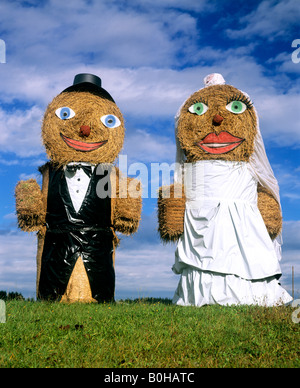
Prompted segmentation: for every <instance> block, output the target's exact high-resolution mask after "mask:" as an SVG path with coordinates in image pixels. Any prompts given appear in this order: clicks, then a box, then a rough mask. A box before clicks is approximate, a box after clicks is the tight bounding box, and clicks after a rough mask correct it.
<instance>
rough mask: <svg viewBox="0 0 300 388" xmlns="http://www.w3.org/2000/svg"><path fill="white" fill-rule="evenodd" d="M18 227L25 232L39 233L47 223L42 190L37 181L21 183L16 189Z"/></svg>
mask: <svg viewBox="0 0 300 388" xmlns="http://www.w3.org/2000/svg"><path fill="white" fill-rule="evenodd" d="M15 198H16V211H17V217H18V225H19V227H20V228H21V229H22V230H23V231H25V232H37V231H39V230H40V229H41V227H42V226H43V224H44V223H45V217H46V211H45V205H44V202H43V197H42V192H41V188H40V186H39V185H38V183H37V181H36V180H35V179H29V180H27V181H20V182H19V183H18V184H17V186H16V189H15Z"/></svg>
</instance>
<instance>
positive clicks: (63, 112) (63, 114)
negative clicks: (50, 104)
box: [55, 106, 75, 120]
mask: <svg viewBox="0 0 300 388" xmlns="http://www.w3.org/2000/svg"><path fill="white" fill-rule="evenodd" d="M55 114H56V116H57V117H59V118H60V119H62V120H68V119H71V118H72V117H74V116H75V112H74V111H73V110H72V109H71V108H68V107H67V106H64V107H62V108H58V109H57V110H56V111H55Z"/></svg>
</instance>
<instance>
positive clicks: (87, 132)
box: [79, 125, 91, 137]
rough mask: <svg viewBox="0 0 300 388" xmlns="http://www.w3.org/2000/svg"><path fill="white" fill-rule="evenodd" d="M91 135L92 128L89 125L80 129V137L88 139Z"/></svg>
mask: <svg viewBox="0 0 300 388" xmlns="http://www.w3.org/2000/svg"><path fill="white" fill-rule="evenodd" d="M90 133H91V127H89V126H88V125H82V126H81V127H80V131H79V135H80V136H82V137H84V136H85V137H88V136H90Z"/></svg>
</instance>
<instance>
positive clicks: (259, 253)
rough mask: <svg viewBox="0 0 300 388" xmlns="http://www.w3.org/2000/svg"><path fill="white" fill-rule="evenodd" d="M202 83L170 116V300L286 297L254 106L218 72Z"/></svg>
mask: <svg viewBox="0 0 300 388" xmlns="http://www.w3.org/2000/svg"><path fill="white" fill-rule="evenodd" d="M204 82H205V87H204V88H202V89H200V90H198V91H197V92H195V93H193V94H192V95H191V96H190V97H189V98H188V99H187V100H186V101H185V102H184V103H183V105H182V106H181V108H180V109H179V111H178V113H177V115H176V117H175V124H176V144H177V154H176V158H177V160H176V162H177V170H176V171H175V179H174V181H175V182H174V184H173V185H171V187H161V188H160V190H159V198H158V222H159V227H158V228H159V232H160V236H161V239H162V240H163V241H165V242H169V241H178V244H177V248H176V252H175V264H174V266H173V272H175V273H176V274H180V275H181V277H180V282H179V285H178V288H177V290H176V292H175V295H174V300H173V301H174V303H177V304H180V305H197V306H201V305H205V304H213V303H220V304H238V303H243V304H252V303H258V304H263V303H265V304H267V305H274V304H276V303H279V302H280V301H281V302H286V301H287V300H289V298H290V297H289V295H288V294H287V293H286V291H285V290H284V289H283V288H282V287H280V285H279V284H278V278H279V277H280V276H281V272H280V267H279V260H280V259H281V249H280V248H281V229H282V215H281V206H280V198H279V188H278V184H277V180H276V179H275V177H274V174H273V171H272V169H271V166H270V164H269V162H268V159H267V156H266V153H265V149H264V144H263V140H262V136H261V133H260V129H259V123H258V117H257V113H256V110H255V108H254V106H253V104H252V101H251V100H250V98H249V96H248V95H247V94H246V93H244V92H242V91H240V90H238V89H237V88H235V87H233V86H231V85H227V84H225V81H224V79H223V77H222V76H221V75H220V74H211V75H209V76H207V77H206V78H205V80H204ZM180 187H181V188H180ZM179 193H182V195H179Z"/></svg>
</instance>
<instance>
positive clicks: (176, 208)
mask: <svg viewBox="0 0 300 388" xmlns="http://www.w3.org/2000/svg"><path fill="white" fill-rule="evenodd" d="M179 194H181V195H179ZM184 212H185V194H184V187H183V186H182V185H181V184H173V185H171V186H163V187H161V188H160V189H159V194H158V231H159V234H160V237H161V239H162V240H163V241H165V242H169V241H177V240H178V239H179V237H180V236H181V235H182V233H183V229H184V227H183V224H184Z"/></svg>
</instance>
